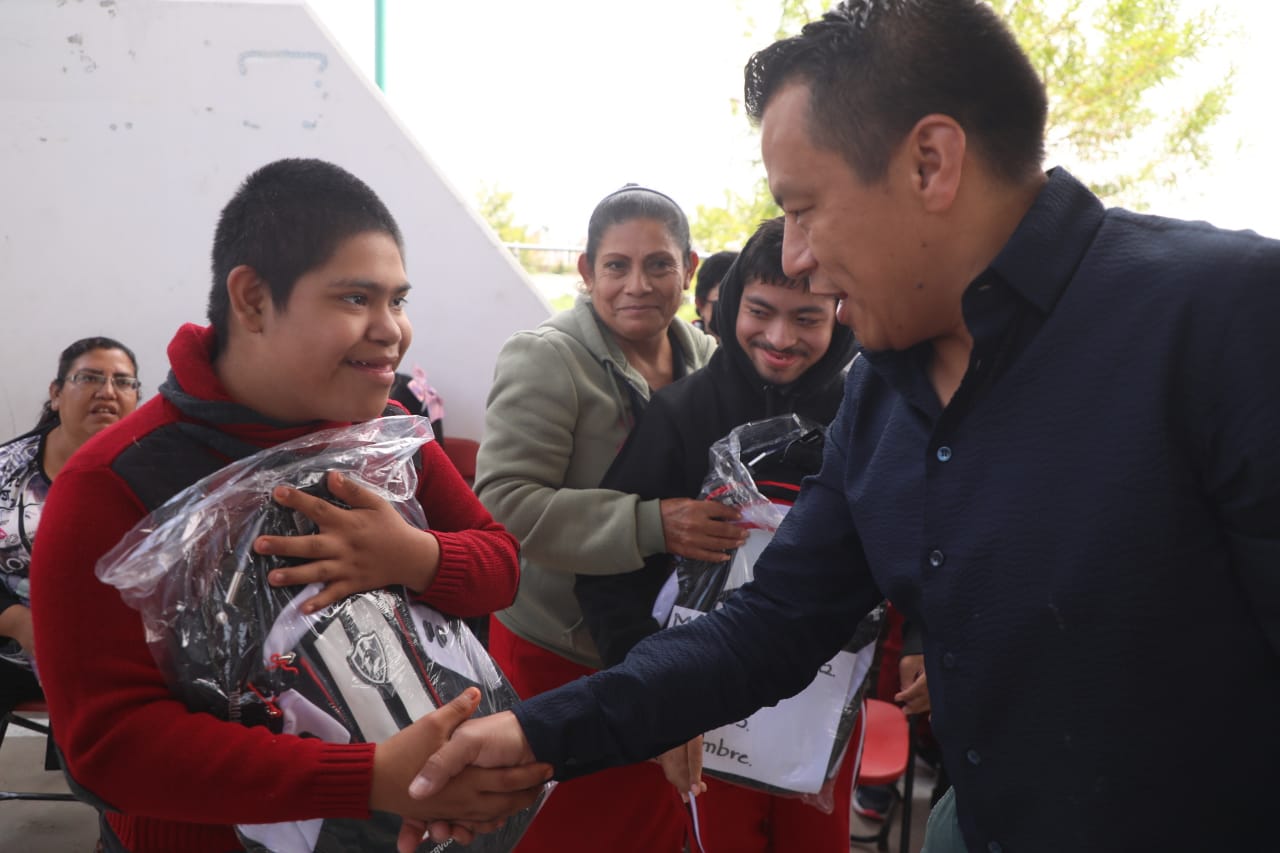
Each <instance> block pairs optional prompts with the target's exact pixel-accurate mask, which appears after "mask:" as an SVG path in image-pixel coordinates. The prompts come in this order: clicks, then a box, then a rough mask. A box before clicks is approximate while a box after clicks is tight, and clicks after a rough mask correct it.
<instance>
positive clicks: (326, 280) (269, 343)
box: [252, 231, 413, 423]
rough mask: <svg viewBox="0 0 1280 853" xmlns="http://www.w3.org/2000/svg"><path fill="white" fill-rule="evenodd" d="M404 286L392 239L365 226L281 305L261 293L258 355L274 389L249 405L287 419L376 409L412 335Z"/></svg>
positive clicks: (352, 416)
mask: <svg viewBox="0 0 1280 853" xmlns="http://www.w3.org/2000/svg"><path fill="white" fill-rule="evenodd" d="M408 291H409V283H408V281H407V276H406V275H405V271H404V262H403V260H402V258H401V256H400V248H399V246H397V245H396V241H395V240H394V239H393V238H392V237H391V236H390V235H389V234H386V233H383V232H380V231H369V232H365V233H362V234H356V235H355V236H352V237H348V238H347V239H346V240H343V241H342V242H341V243H340V244H339V245H338V248H337V249H336V250H335V251H334V253H333V256H332V257H330V258H329V260H328V261H326V262H325V263H324V264H322V265H320V266H319V267H316V268H315V269H313V270H311V271H309V272H307V273H304V274H303V275H302V276H301V277H299V278H298V281H297V283H296V284H295V285H294V288H293V292H292V293H291V294H290V295H289V301H288V303H287V304H286V305H284V306H283V307H278V306H276V305H274V304H273V303H272V302H271V300H270V299H269V298H266V299H263V300H262V311H263V316H262V327H261V331H260V333H259V334H258V335H256V336H255V337H257V338H258V340H257V343H256V345H255V346H256V349H257V351H256V352H255V360H256V361H257V362H258V366H259V367H260V369H261V370H262V371H263V373H264V377H260V378H259V379H260V380H261V379H262V378H266V377H269V378H270V387H271V388H272V389H273V392H274V393H273V395H272V397H273V399H272V400H271V401H270V402H269V403H268V404H262V403H259V404H258V405H253V406H252V407H253V408H257V409H258V410H259V411H262V412H263V413H264V414H267V415H270V416H271V417H274V418H277V419H279V420H283V421H287V422H291V423H302V422H306V421H315V420H329V421H362V420H368V419H369V418H374V417H377V416H378V415H380V414H381V413H382V410H383V408H384V407H385V406H386V403H387V392H388V391H389V390H390V388H391V384H392V382H393V381H394V380H395V370H396V367H397V365H399V364H400V359H401V358H402V357H403V356H404V353H405V351H406V350H407V349H408V348H409V343H410V341H411V340H412V339H413V328H412V326H411V325H410V323H409V317H408V315H407V314H406V313H405V303H406V301H407V294H408ZM255 384H258V385H261V384H263V383H261V381H259V382H258V383H255Z"/></svg>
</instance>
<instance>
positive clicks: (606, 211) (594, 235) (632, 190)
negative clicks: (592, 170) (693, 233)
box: [586, 184, 693, 267]
mask: <svg viewBox="0 0 1280 853" xmlns="http://www.w3.org/2000/svg"><path fill="white" fill-rule="evenodd" d="M633 219H653V220H656V221H658V222H661V223H662V224H663V225H664V226H665V227H666V229H667V233H668V234H670V235H671V238H672V239H673V240H675V242H676V245H678V246H679V247H680V250H681V255H682V257H683V259H684V264H685V266H686V267H687V266H688V265H689V261H690V253H691V252H692V251H693V241H692V240H691V238H690V237H689V219H688V217H686V216H685V215H684V211H683V210H681V209H680V205H678V204H676V203H675V201H673V200H672V198H671V196H669V195H667V194H665V193H660V192H658V191H657V190H654V189H650V188H648V187H642V186H640V185H639V184H624V185H623V186H622V187H621V188H619V189H616V190H614V191H613V192H611V193H609V194H608V195H607V196H605V197H604V198H602V199H600V202H599V203H598V204H597V205H596V209H595V210H593V211H591V219H590V220H588V222H587V250H586V256H587V263H589V264H590V265H591V266H592V267H594V266H595V263H596V252H598V251H599V250H600V240H601V239H602V238H603V237H604V232H606V231H608V230H609V228H610V226H613V225H617V224H619V223H621V222H630V221H632V220H633Z"/></svg>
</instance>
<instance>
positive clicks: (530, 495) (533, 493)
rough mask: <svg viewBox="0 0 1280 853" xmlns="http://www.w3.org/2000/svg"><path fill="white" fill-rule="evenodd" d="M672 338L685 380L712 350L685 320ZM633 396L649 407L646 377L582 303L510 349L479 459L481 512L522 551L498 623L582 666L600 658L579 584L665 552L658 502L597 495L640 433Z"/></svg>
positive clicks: (520, 335)
mask: <svg viewBox="0 0 1280 853" xmlns="http://www.w3.org/2000/svg"><path fill="white" fill-rule="evenodd" d="M670 334H671V339H672V342H673V344H674V345H675V346H677V347H679V349H680V351H681V354H682V355H683V358H684V366H685V370H686V372H691V371H693V370H696V369H697V368H699V367H702V365H703V364H705V363H706V361H707V359H708V358H710V357H711V353H712V351H713V350H714V349H715V341H714V339H712V338H711V337H710V336H708V335H704V334H703V333H702V332H700V331H698V330H697V329H695V328H693V327H692V326H690V325H689V324H688V323H686V322H684V321H683V320H680V319H676V320H673V321H672V323H671V332H670ZM628 386H630V390H629V389H628ZM633 393H634V394H635V395H637V396H639V397H640V398H641V399H644V400H648V399H649V386H648V384H647V383H646V382H645V380H644V377H642V376H641V375H640V373H639V372H638V371H637V370H635V369H634V368H633V367H631V365H630V364H628V363H627V360H626V357H625V356H624V355H623V354H622V350H621V349H620V348H619V347H618V344H617V343H616V341H615V340H614V337H613V335H612V333H611V332H610V331H609V329H608V327H607V326H606V325H605V324H604V323H603V322H602V321H601V320H600V319H599V318H598V317H597V316H596V313H595V310H594V309H593V308H592V307H591V302H590V301H589V300H588V299H585V298H582V299H579V300H578V302H577V304H576V305H574V307H572V308H570V309H569V310H567V311H563V312H561V313H559V314H557V315H556V316H554V317H552V318H550V319H549V320H547V321H546V322H544V323H543V324H542V325H540V326H539V327H538V328H536V329H532V330H529V331H523V332H517V333H516V334H515V335H513V336H512V337H511V338H510V339H509V340H508V341H507V342H506V344H504V345H503V347H502V351H501V352H500V353H499V354H498V361H497V364H496V366H495V367H494V379H493V387H492V388H491V389H490V391H489V402H488V406H487V408H486V411H485V426H484V440H483V441H482V442H481V443H480V452H479V454H478V456H477V458H476V482H475V490H476V494H477V495H479V496H480V502H481V503H483V504H484V505H485V508H486V509H488V510H489V512H490V513H492V514H493V517H494V518H496V519H497V520H498V521H500V522H501V523H502V524H503V525H505V526H506V528H507V529H508V530H509V531H511V533H513V534H515V536H516V537H517V538H518V539H519V540H520V591H519V592H518V593H517V594H516V600H515V603H514V604H512V605H511V607H509V608H507V609H506V610H503V611H500V612H499V613H498V614H497V616H498V619H500V620H501V621H502V623H503V624H504V625H505V626H507V627H508V628H509V629H511V630H512V631H513V632H514V633H515V634H517V635H518V636H520V637H523V638H524V639H526V640H529V641H530V642H533V643H536V644H538V645H539V646H542V647H543V648H545V649H549V650H551V651H553V652H555V653H556V654H559V655H561V656H563V657H565V658H568V659H569V660H572V661H574V662H576V663H579V664H582V665H584V666H590V667H599V666H600V658H599V655H598V654H597V653H596V647H595V643H594V642H593V641H592V639H591V636H590V634H589V633H588V632H587V629H586V626H584V625H583V623H582V613H581V611H580V610H579V609H578V602H577V599H575V598H574V595H573V576H574V575H575V574H617V573H621V572H629V571H633V570H635V569H638V568H640V567H641V566H642V565H643V564H644V558H645V557H647V556H649V555H650V554H658V553H661V552H663V551H664V550H666V546H665V542H664V539H663V535H662V517H661V514H660V513H659V509H658V501H656V500H652V501H641V500H639V499H638V498H637V497H636V496H635V495H627V494H623V493H621V492H613V491H607V490H604V489H599V488H597V486H598V485H599V483H600V480H601V478H602V477H603V476H604V473H605V471H607V470H608V468H609V465H610V464H611V463H612V462H613V458H614V457H615V456H616V455H617V454H618V451H619V450H620V449H621V447H622V444H623V442H624V441H625V440H626V438H627V434H628V433H629V432H630V431H631V427H632V425H633V424H634V422H635V413H634V412H633V411H632V403H631V399H632V394H633Z"/></svg>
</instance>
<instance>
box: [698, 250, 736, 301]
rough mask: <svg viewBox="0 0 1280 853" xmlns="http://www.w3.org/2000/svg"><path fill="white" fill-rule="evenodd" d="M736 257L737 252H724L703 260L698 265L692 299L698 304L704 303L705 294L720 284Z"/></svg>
mask: <svg viewBox="0 0 1280 853" xmlns="http://www.w3.org/2000/svg"><path fill="white" fill-rule="evenodd" d="M737 257H738V253H737V252H729V251H726V252H716V253H715V254H714V255H712V256H711V257H709V258H703V259H702V263H700V264H698V276H697V279H698V283H697V284H695V285H694V287H693V298H694V299H696V300H698V301H699V302H705V301H706V299H707V294H708V293H710V292H711V291H712V290H714V289H715V286H716V285H717V284H719V283H720V280H721V279H722V278H724V274H725V273H727V272H728V271H729V267H730V266H732V265H733V262H734V259H736V258H737Z"/></svg>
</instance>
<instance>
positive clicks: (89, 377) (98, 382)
mask: <svg viewBox="0 0 1280 853" xmlns="http://www.w3.org/2000/svg"><path fill="white" fill-rule="evenodd" d="M67 381H68V382H70V383H71V384H72V385H87V386H89V387H90V388H92V389H93V390H94V392H95V393H96V392H97V391H98V389H99V388H101V387H102V386H104V385H106V384H107V383H108V382H110V383H111V384H112V385H113V386H114V387H115V389H116V390H117V391H119V392H120V393H122V394H124V393H129V394H137V393H138V389H139V388H141V387H142V383H141V382H139V381H138V379H137V377H135V376H107V375H106V374H105V373H73V374H71V375H70V376H68V377H67Z"/></svg>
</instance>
